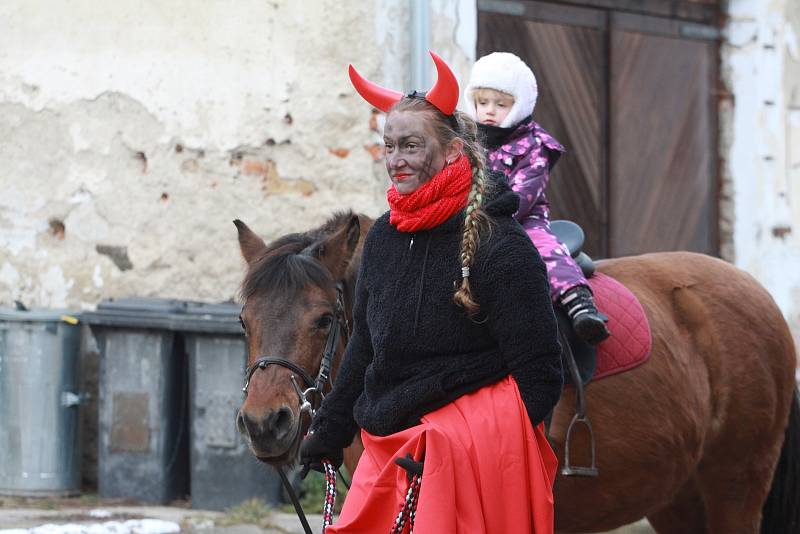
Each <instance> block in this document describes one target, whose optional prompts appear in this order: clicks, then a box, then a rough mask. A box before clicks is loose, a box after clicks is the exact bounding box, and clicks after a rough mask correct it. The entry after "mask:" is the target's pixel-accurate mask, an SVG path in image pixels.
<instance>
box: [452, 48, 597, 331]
mask: <svg viewBox="0 0 800 534" xmlns="http://www.w3.org/2000/svg"><path fill="white" fill-rule="evenodd" d="M464 96H465V97H466V112H467V113H468V114H469V115H470V117H472V119H474V120H475V121H477V123H478V130H479V133H480V138H481V141H482V143H483V144H484V146H485V147H486V149H487V162H486V164H487V167H488V168H489V169H490V170H492V171H496V172H501V173H503V174H504V175H505V177H506V179H507V180H508V182H509V185H511V188H512V189H513V190H514V191H515V192H516V193H517V194H519V196H520V206H519V210H518V211H517V212H516V213H515V214H514V218H515V219H516V220H517V221H519V223H520V224H521V225H522V227H523V228H524V229H525V231H526V232H527V234H528V236H529V237H530V239H531V241H533V244H534V245H536V248H537V249H538V250H539V254H540V255H541V256H542V259H543V260H544V263H545V265H546V266H547V272H548V275H549V280H550V294H551V297H552V299H553V301H554V302H558V303H560V304H561V306H562V307H563V308H564V310H565V311H566V312H567V314H568V315H569V317H570V319H571V320H572V323H573V326H574V328H575V332H576V334H577V335H578V336H579V337H580V338H581V339H583V340H584V341H586V342H588V343H592V344H596V343H599V342H601V341H603V340H604V339H606V338H607V337H608V336H609V332H608V329H607V328H606V325H605V317H604V316H603V315H602V314H600V313H599V312H598V311H597V308H596V307H595V304H594V299H593V298H592V290H591V289H590V288H589V285H588V283H587V282H586V278H584V276H583V273H582V272H581V269H580V267H578V265H577V264H576V263H575V262H574V261H573V259H572V257H571V256H570V252H569V250H567V248H566V247H565V246H564V245H563V244H562V243H561V242H559V241H558V239H557V238H556V236H555V235H554V234H553V232H552V231H551V230H550V204H549V203H548V201H547V197H546V195H545V189H546V188H547V183H548V181H549V179H550V171H551V170H552V168H553V166H554V165H555V164H556V162H557V161H558V158H559V157H560V156H561V154H562V153H563V152H564V147H563V146H561V144H560V143H559V142H558V141H556V140H555V139H554V138H553V136H551V135H550V134H549V133H547V132H546V131H545V130H544V128H542V127H541V126H540V125H539V124H537V123H536V122H535V121H534V120H533V118H532V114H533V109H534V107H535V106H536V99H537V96H538V88H537V85H536V77H535V76H534V75H533V71H531V69H530V68H529V67H528V66H527V65H526V64H525V63H524V62H523V61H522V60H521V59H520V58H518V57H517V56H515V55H514V54H510V53H507V52H494V53H492V54H489V55H487V56H484V57H482V58H480V59H479V60H478V61H476V62H475V65H474V66H473V68H472V73H471V75H470V80H469V84H468V85H467V88H466V90H465V92H464Z"/></svg>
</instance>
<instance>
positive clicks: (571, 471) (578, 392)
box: [559, 332, 598, 477]
mask: <svg viewBox="0 0 800 534" xmlns="http://www.w3.org/2000/svg"><path fill="white" fill-rule="evenodd" d="M559 336H560V337H561V343H562V346H563V348H562V350H563V351H564V352H565V354H566V358H565V359H566V360H567V367H568V368H569V373H570V376H571V377H572V385H573V387H574V388H575V404H576V406H575V415H574V416H572V421H570V423H569V426H568V427H567V435H566V437H565V438H564V467H562V468H561V474H562V475H564V476H567V477H596V476H597V474H598V470H597V462H596V456H595V441H594V432H593V431H592V424H591V423H590V422H589V418H588V417H587V416H586V391H585V389H584V387H583V381H582V380H581V375H580V373H579V372H578V364H577V363H575V355H574V354H573V353H572V348H571V347H570V345H569V340H568V339H566V336H565V335H564V333H563V332H559ZM576 423H581V424H583V425H585V426H586V429H587V430H588V431H589V439H590V443H591V446H592V464H591V465H590V466H589V467H582V466H573V465H572V464H570V462H569V441H570V438H571V437H572V430H573V429H574V428H575V424H576Z"/></svg>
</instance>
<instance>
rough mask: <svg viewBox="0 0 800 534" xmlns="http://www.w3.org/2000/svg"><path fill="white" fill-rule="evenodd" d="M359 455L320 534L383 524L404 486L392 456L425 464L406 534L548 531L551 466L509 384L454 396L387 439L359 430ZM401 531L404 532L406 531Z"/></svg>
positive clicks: (388, 522)
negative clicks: (333, 516)
mask: <svg viewBox="0 0 800 534" xmlns="http://www.w3.org/2000/svg"><path fill="white" fill-rule="evenodd" d="M361 439H362V440H363V442H364V454H363V455H362V456H361V460H359V462H358V467H357V468H356V471H355V473H354V474H353V486H352V488H351V489H350V492H349V493H348V494H347V499H346V500H345V503H344V508H343V509H342V513H341V515H340V517H339V519H338V520H337V521H336V523H335V524H334V525H333V526H331V527H328V528H327V529H326V533H327V534H333V533H335V534H344V533H356V532H357V533H372V532H375V533H381V534H386V533H387V532H389V529H390V528H391V527H392V525H393V522H394V520H395V518H396V517H397V513H398V512H399V511H400V508H401V506H402V504H403V501H404V499H405V493H406V490H407V489H408V479H407V478H406V471H405V470H404V469H402V468H400V467H399V466H397V465H396V464H395V463H394V460H395V458H398V457H402V456H405V455H406V454H407V453H411V454H412V455H413V456H414V458H415V459H419V458H420V457H422V455H423V452H424V457H425V463H424V469H423V473H422V485H421V489H420V495H419V505H418V507H417V513H416V520H415V525H414V532H415V533H416V534H449V533H464V534H466V533H469V534H475V533H486V534H505V533H508V532H514V533H517V534H552V532H553V482H554V480H555V474H556V467H557V464H558V460H557V459H556V456H555V454H553V451H552V449H551V448H550V445H549V444H548V442H547V439H546V438H545V436H544V431H543V426H542V425H541V424H540V425H538V426H537V427H536V428H534V427H533V426H532V425H531V422H530V419H528V415H527V412H526V410H525V406H524V404H523V403H522V399H521V398H520V395H519V389H518V388H517V383H516V382H515V381H514V380H513V379H512V378H511V377H506V378H504V379H503V380H501V381H499V382H497V383H495V384H492V385H490V386H486V387H483V388H481V389H480V390H478V391H475V392H473V393H470V394H468V395H464V396H462V397H460V398H458V399H456V400H455V401H453V402H451V403H450V404H448V405H447V406H444V407H442V408H439V409H438V410H436V411H433V412H431V413H429V414H427V415H425V416H424V417H423V418H422V422H421V424H419V425H417V426H415V427H412V428H409V429H407V430H403V431H402V432H398V433H396V434H392V435H390V436H384V437H380V436H373V435H371V434H369V433H367V432H364V431H362V432H361ZM406 528H408V527H406Z"/></svg>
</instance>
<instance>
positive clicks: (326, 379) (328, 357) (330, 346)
mask: <svg viewBox="0 0 800 534" xmlns="http://www.w3.org/2000/svg"><path fill="white" fill-rule="evenodd" d="M349 336H350V324H349V322H348V320H347V313H346V312H345V307H344V287H343V284H342V283H341V282H337V283H336V305H335V306H334V310H333V321H332V322H331V329H330V331H329V332H328V338H327V339H326V341H325V349H324V350H323V352H322V361H321V362H320V366H319V372H318V373H317V379H316V380H313V379H312V378H311V375H310V374H309V373H308V372H307V371H306V370H305V369H303V368H302V367H300V366H299V365H297V364H296V363H294V362H291V361H289V360H287V359H286V358H280V357H276V356H261V357H259V358H257V359H256V360H255V361H254V362H253V363H252V364H251V365H250V366H249V367H247V369H245V372H244V375H245V377H244V387H243V388H242V393H244V396H245V397H247V388H248V387H249V386H250V379H251V378H252V377H253V374H254V373H255V372H256V371H257V370H259V369H266V368H267V366H269V365H280V366H281V367H285V368H286V369H289V370H290V371H293V372H294V373H297V374H298V375H299V376H300V378H301V379H302V380H303V384H304V386H305V389H301V388H300V386H299V385H298V384H297V379H296V378H295V375H294V374H293V375H291V381H292V385H293V386H294V389H295V391H296V392H297V396H298V397H299V399H300V413H303V412H308V413H309V414H310V415H311V416H312V417H313V416H314V413H315V412H316V411H317V409H318V408H319V405H320V404H321V403H322V399H324V398H325V391H326V389H327V388H328V386H330V385H331V383H330V378H331V367H332V366H333V357H334V356H335V355H336V348H337V347H338V346H339V340H340V339H342V337H343V338H344V344H345V346H346V345H347V341H348V338H349ZM309 397H311V398H309Z"/></svg>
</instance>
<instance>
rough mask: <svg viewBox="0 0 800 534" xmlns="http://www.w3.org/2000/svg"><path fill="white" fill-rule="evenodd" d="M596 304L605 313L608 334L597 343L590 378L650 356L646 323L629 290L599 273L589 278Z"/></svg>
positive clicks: (633, 365)
mask: <svg viewBox="0 0 800 534" xmlns="http://www.w3.org/2000/svg"><path fill="white" fill-rule="evenodd" d="M589 285H590V286H592V291H593V292H594V300H595V303H596V305H597V308H598V309H599V310H600V311H601V312H603V313H604V314H606V315H607V316H608V329H609V330H610V331H611V337H609V338H608V339H606V340H605V341H603V342H602V343H600V344H599V345H598V346H597V369H596V370H595V373H594V377H593V378H592V379H593V380H598V379H600V378H603V377H606V376H611V375H614V374H617V373H621V372H623V371H627V370H629V369H633V368H634V367H637V366H639V365H641V364H643V363H644V362H646V361H647V359H648V358H649V357H650V349H651V348H652V345H653V340H652V337H651V336H650V323H648V321H647V316H646V315H645V313H644V309H642V305H641V304H640V303H639V300H638V299H637V298H636V297H635V296H634V295H633V293H631V292H630V290H629V289H628V288H627V287H625V286H623V285H622V284H620V283H619V282H617V281H616V280H614V279H613V278H611V277H610V276H607V275H605V274H602V273H595V274H594V276H592V277H591V278H589Z"/></svg>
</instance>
